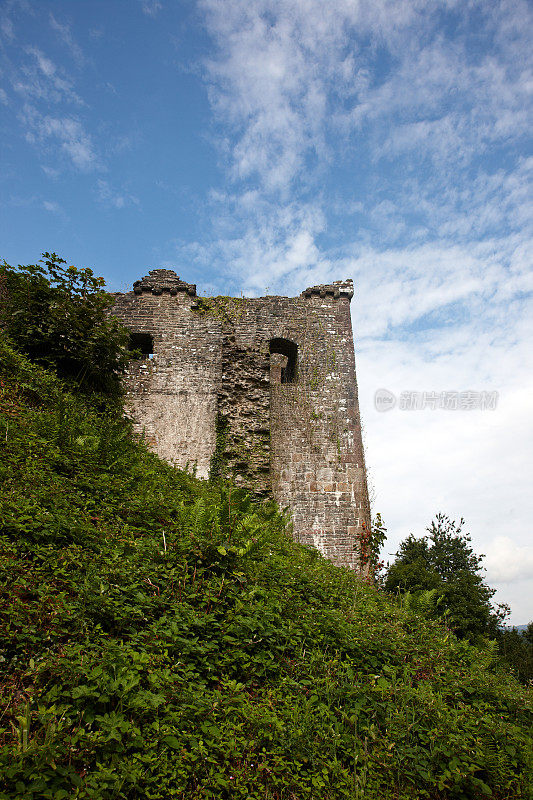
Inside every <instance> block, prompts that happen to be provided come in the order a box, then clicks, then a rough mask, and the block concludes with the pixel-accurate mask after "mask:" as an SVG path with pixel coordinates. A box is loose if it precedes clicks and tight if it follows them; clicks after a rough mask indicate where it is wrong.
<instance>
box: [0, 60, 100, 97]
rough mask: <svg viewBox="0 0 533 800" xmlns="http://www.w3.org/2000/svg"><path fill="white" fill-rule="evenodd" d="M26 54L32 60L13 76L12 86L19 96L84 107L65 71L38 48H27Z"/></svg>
mask: <svg viewBox="0 0 533 800" xmlns="http://www.w3.org/2000/svg"><path fill="white" fill-rule="evenodd" d="M25 52H26V53H27V54H28V55H29V56H30V60H29V61H27V62H26V63H25V64H23V65H22V66H21V67H20V69H19V70H18V71H15V72H14V73H13V75H12V81H11V82H12V86H13V89H14V90H15V91H16V92H17V93H18V94H20V95H22V96H23V97H25V98H32V99H34V100H41V101H45V102H47V103H61V102H71V103H75V104H76V105H84V103H83V101H82V100H81V98H80V97H79V96H78V95H77V94H76V92H75V91H74V89H73V84H72V81H71V80H70V78H69V77H68V76H67V75H66V74H65V71H64V70H63V69H61V68H59V67H57V66H56V65H55V64H54V62H53V61H52V60H51V59H50V58H48V56H46V55H45V54H44V53H43V52H42V51H41V50H39V48H38V47H27V48H26V49H25Z"/></svg>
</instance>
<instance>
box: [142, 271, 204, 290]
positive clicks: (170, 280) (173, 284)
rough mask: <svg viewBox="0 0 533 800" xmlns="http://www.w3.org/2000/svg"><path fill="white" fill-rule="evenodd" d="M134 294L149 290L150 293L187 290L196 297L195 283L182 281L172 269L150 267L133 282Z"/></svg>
mask: <svg viewBox="0 0 533 800" xmlns="http://www.w3.org/2000/svg"><path fill="white" fill-rule="evenodd" d="M133 291H134V292H135V294H142V293H143V292H150V293H151V294H162V293H163V292H170V294H177V293H178V292H187V294H189V295H191V297H196V284H194V283H186V281H182V280H181V278H180V277H179V275H176V273H175V272H174V270H173V269H151V270H150V272H149V273H148V275H145V277H144V278H142V280H140V281H135V283H134V284H133Z"/></svg>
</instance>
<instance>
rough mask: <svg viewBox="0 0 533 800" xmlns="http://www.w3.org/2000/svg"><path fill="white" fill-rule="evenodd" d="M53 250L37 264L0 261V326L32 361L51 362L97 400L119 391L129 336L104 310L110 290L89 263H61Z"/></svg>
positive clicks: (67, 378)
mask: <svg viewBox="0 0 533 800" xmlns="http://www.w3.org/2000/svg"><path fill="white" fill-rule="evenodd" d="M66 263H67V262H66V261H65V260H64V259H63V258H59V256H57V255H56V254H55V253H43V258H42V260H41V261H40V262H39V264H30V265H27V266H21V265H19V266H18V267H15V268H14V267H11V266H10V265H9V264H7V263H6V262H5V261H4V262H3V264H1V265H0V326H1V327H2V328H3V329H4V331H5V332H6V333H7V334H8V335H9V337H10V338H11V340H12V341H13V342H14V344H15V346H16V347H17V348H18V349H19V350H20V351H21V352H23V353H25V354H26V355H27V356H28V357H29V358H30V359H31V360H32V361H34V362H36V363H38V364H41V365H43V366H45V367H49V368H52V369H53V370H54V371H56V372H57V374H58V375H59V376H61V377H62V378H64V379H66V380H68V381H69V382H70V383H71V384H72V385H75V386H76V388H77V389H78V391H82V392H84V393H85V394H86V395H91V396H92V397H93V400H95V399H96V400H98V401H99V402H102V401H103V400H104V398H105V401H106V402H109V400H110V398H114V397H118V396H120V393H121V392H120V374H121V373H122V372H123V371H124V369H125V367H126V364H127V363H128V360H129V358H130V357H131V353H129V351H128V343H129V336H128V333H127V331H125V330H124V329H123V328H122V327H121V326H120V325H119V324H118V322H117V321H116V320H115V319H114V318H112V317H110V316H109V315H108V313H107V312H108V310H109V309H110V307H111V306H112V304H113V297H112V295H110V294H108V293H107V292H106V291H105V290H104V285H105V284H104V280H103V278H98V277H96V276H95V275H94V274H93V272H92V270H91V269H88V268H83V269H78V268H77V267H73V266H70V267H66V266H64V265H65V264H66Z"/></svg>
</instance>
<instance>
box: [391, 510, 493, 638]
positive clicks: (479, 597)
mask: <svg viewBox="0 0 533 800" xmlns="http://www.w3.org/2000/svg"><path fill="white" fill-rule="evenodd" d="M463 526H464V520H463V519H461V520H460V521H459V522H458V523H457V522H455V521H453V520H451V519H449V517H447V516H446V515H444V514H437V515H436V517H435V519H434V520H433V521H432V522H431V525H430V527H429V528H427V531H428V535H427V536H422V537H419V538H416V537H415V536H413V535H412V534H411V535H410V536H408V537H407V538H406V539H405V540H404V541H403V542H402V543H401V545H400V548H399V550H398V552H397V553H396V558H395V561H394V562H393V564H392V565H391V566H390V567H389V569H388V572H387V576H386V580H385V588H386V589H387V591H390V592H410V593H416V592H425V591H428V590H434V591H435V592H436V595H437V596H438V597H439V598H440V603H439V604H437V606H436V613H437V614H443V613H444V614H445V616H446V620H447V623H448V625H449V626H450V627H451V628H452V630H453V631H454V632H455V633H456V635H457V636H459V637H462V638H467V639H470V640H474V639H475V638H476V637H477V636H486V635H494V634H495V631H496V629H497V626H498V624H499V622H500V621H501V619H502V616H505V613H506V609H505V608H504V607H499V608H497V609H494V608H493V606H492V604H491V598H492V597H493V595H494V593H495V590H494V589H491V588H490V587H489V586H488V585H487V584H486V583H485V581H484V578H483V574H482V573H483V568H482V561H483V556H482V555H477V554H476V553H475V552H474V551H473V549H472V547H471V546H470V541H471V537H470V535H469V534H468V533H465V532H464V531H463Z"/></svg>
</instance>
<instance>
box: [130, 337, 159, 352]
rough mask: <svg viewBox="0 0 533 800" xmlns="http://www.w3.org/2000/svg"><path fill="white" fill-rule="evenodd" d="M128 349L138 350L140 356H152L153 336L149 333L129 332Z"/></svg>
mask: <svg viewBox="0 0 533 800" xmlns="http://www.w3.org/2000/svg"><path fill="white" fill-rule="evenodd" d="M130 350H140V351H141V358H152V357H153V355H154V337H153V336H152V334H151V333H130Z"/></svg>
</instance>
